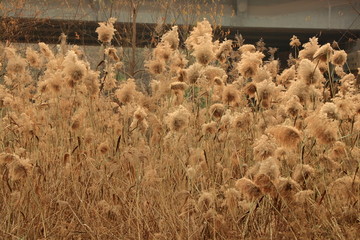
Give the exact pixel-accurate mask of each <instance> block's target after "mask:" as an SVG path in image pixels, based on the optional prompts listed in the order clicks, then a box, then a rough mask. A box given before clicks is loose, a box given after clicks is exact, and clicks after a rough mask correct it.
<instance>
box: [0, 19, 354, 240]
mask: <svg viewBox="0 0 360 240" xmlns="http://www.w3.org/2000/svg"><path fill="white" fill-rule="evenodd" d="M114 21H115V19H110V20H109V21H108V22H106V23H100V26H99V27H98V28H97V29H96V32H97V33H98V34H99V41H101V42H102V43H103V45H104V48H103V50H104V56H105V61H104V66H103V68H99V69H100V70H99V69H97V70H93V69H91V68H90V64H89V63H88V62H87V61H86V58H85V57H84V55H83V53H82V52H81V50H80V48H78V47H76V46H69V45H67V44H66V42H65V41H66V36H65V35H63V36H62V44H61V45H60V48H59V51H57V52H54V51H52V50H51V49H50V48H49V47H48V46H47V45H46V44H45V43H39V46H38V47H36V48H27V49H26V52H19V51H18V50H16V49H15V48H14V47H13V46H12V45H11V44H8V43H7V44H6V45H1V47H0V57H1V65H0V66H1V72H2V73H3V75H2V77H1V80H0V81H1V84H0V114H1V121H0V131H1V135H0V137H1V145H0V170H1V181H0V186H1V188H0V191H1V196H2V197H1V200H0V215H1V216H2V217H1V220H0V238H1V239H357V238H358V237H359V236H360V216H359V212H360V201H359V200H360V180H359V174H360V173H359V159H360V145H359V134H360V105H359V103H360V95H359V86H357V85H356V82H355V76H354V75H353V74H351V73H349V72H348V71H347V68H346V67H345V66H346V59H347V56H346V52H345V51H342V50H340V49H333V48H332V47H331V46H330V44H325V45H323V46H320V45H319V44H318V39H317V38H315V37H314V38H311V39H309V42H307V43H304V44H303V45H302V47H301V43H300V41H299V39H298V38H297V37H296V36H293V37H292V38H291V40H290V46H291V47H292V48H294V49H297V51H299V52H298V56H296V55H295V57H294V58H292V59H291V61H289V63H290V66H289V67H288V68H286V69H281V70H280V63H279V61H278V60H277V59H275V52H276V49H275V48H271V49H269V53H270V58H269V59H268V58H267V57H266V50H267V49H266V48H265V45H264V43H263V42H262V41H259V42H258V44H257V46H254V45H251V44H246V45H243V44H242V43H241V44H240V45H238V46H236V47H235V45H234V44H233V41H231V40H226V41H224V42H220V41H214V39H213V35H212V32H213V31H212V27H211V25H210V23H209V22H208V21H206V20H204V21H202V22H199V23H198V24H197V26H196V27H194V28H193V30H192V31H191V33H190V36H189V37H188V38H187V40H186V41H185V46H186V49H181V48H179V46H180V43H179V34H178V28H177V27H176V26H175V27H173V28H172V29H171V30H170V31H169V32H167V33H166V34H165V35H164V36H163V37H162V38H161V41H160V42H159V44H158V46H157V47H156V48H155V49H153V51H152V54H151V56H150V58H149V59H148V61H147V63H146V64H145V67H146V68H147V70H148V72H149V73H150V74H151V76H152V81H151V83H150V86H151V94H146V93H144V91H142V90H141V89H140V88H139V87H138V86H137V83H136V80H135V79H131V78H129V79H128V80H126V81H123V82H119V81H118V80H117V79H116V74H115V71H116V69H119V68H122V67H123V66H124V63H123V62H122V56H121V49H118V48H115V47H113V46H111V42H112V39H113V38H114V33H115V31H116V30H115V29H114V25H113V24H114ZM187 53H188V54H187ZM230 60H231V61H230ZM335 67H336V68H335ZM330 68H331V69H335V70H336V71H333V72H332V75H331V76H329V75H328V72H329V71H328V70H326V69H330ZM228 69H232V71H228ZM324 69H325V70H326V71H324ZM335 78H338V79H340V80H339V81H335V80H334V79H335Z"/></svg>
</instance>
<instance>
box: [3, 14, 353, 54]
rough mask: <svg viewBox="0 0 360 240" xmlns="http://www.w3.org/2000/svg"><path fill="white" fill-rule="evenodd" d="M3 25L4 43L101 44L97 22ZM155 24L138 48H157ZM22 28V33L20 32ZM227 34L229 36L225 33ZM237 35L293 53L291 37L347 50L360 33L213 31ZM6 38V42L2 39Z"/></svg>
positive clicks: (120, 35) (125, 38)
mask: <svg viewBox="0 0 360 240" xmlns="http://www.w3.org/2000/svg"><path fill="white" fill-rule="evenodd" d="M3 21H4V24H0V32H2V33H3V34H2V35H0V41H1V40H3V41H4V40H10V41H13V42H32V43H34V42H35V43H36V42H46V43H53V44H57V43H59V42H60V41H59V36H60V34H61V33H65V34H66V35H67V36H68V41H69V43H70V44H77V45H97V46H99V45H100V44H101V43H100V42H98V39H97V33H96V32H95V30H96V28H97V27H98V26H99V25H98V23H97V22H95V21H79V20H54V19H28V18H27V19H24V18H20V19H14V18H6V19H3ZM6 25H18V27H17V28H16V29H12V30H11V29H6V28H4V26H6ZM155 27H156V24H141V23H138V24H136V31H137V46H138V47H154V46H155V45H156V43H157V41H158V40H159V37H158V36H157V35H156V34H155V33H154V32H155V31H154V29H155ZM115 28H116V29H117V34H116V39H117V40H116V41H113V44H114V45H115V46H119V45H120V46H124V47H127V46H129V45H130V41H129V39H130V35H131V31H132V26H131V24H130V23H128V22H126V23H120V22H117V23H115ZM18 29H22V31H18ZM168 29H171V26H170V25H165V26H164V30H168ZM189 29H191V28H189V26H183V25H179V30H180V31H182V33H183V34H180V36H181V42H182V47H184V45H183V44H184V40H185V39H184V38H186V36H187V34H188V31H189ZM225 33H226V34H228V35H226V34H225ZM235 34H241V35H242V36H243V38H244V39H245V43H250V44H254V43H256V42H257V41H258V40H259V39H260V38H263V39H264V41H265V43H266V46H267V47H277V48H279V51H285V52H286V51H290V50H291V48H290V46H289V42H290V38H291V37H292V36H293V34H294V35H296V36H298V38H299V39H300V40H301V42H303V43H305V42H307V41H308V40H309V38H310V37H313V36H317V37H319V43H320V44H323V43H326V42H332V41H334V40H336V41H338V40H339V39H340V38H342V39H343V40H342V41H341V42H340V47H341V48H346V44H347V41H348V40H347V38H356V36H360V30H353V31H351V32H348V31H346V30H341V29H337V30H324V31H319V30H317V29H300V28H298V29H288V28H244V27H241V28H238V27H221V28H217V29H216V30H215V32H214V35H215V36H214V39H224V37H227V38H228V39H234V38H235ZM1 38H3V39H1Z"/></svg>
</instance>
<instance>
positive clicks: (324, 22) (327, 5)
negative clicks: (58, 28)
mask: <svg viewBox="0 0 360 240" xmlns="http://www.w3.org/2000/svg"><path fill="white" fill-rule="evenodd" d="M13 1H16V0H11V1H5V3H4V4H5V5H11V2H13ZM25 2H26V3H25V5H24V6H23V8H22V11H17V12H16V13H11V14H13V15H16V14H18V15H22V16H23V17H34V15H36V16H37V17H39V18H52V19H66V20H68V19H73V20H86V21H105V20H106V19H107V18H108V17H110V16H114V17H116V18H118V21H121V22H129V21H131V14H132V13H131V11H130V10H129V8H128V2H130V0H26V1H25ZM349 3H351V5H350V4H349ZM356 9H357V10H356ZM357 11H360V1H358V0H355V1H349V0H169V1H165V0H146V1H144V4H142V5H141V6H140V8H139V13H138V18H137V22H138V23H157V22H159V19H160V21H162V20H164V21H165V23H170V24H171V23H176V24H193V23H194V22H196V21H197V20H199V19H202V18H203V17H207V18H208V19H209V20H210V21H212V22H213V23H217V24H220V25H222V26H233V27H265V28H308V29H356V30H359V29H360V17H359V12H357Z"/></svg>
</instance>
